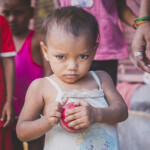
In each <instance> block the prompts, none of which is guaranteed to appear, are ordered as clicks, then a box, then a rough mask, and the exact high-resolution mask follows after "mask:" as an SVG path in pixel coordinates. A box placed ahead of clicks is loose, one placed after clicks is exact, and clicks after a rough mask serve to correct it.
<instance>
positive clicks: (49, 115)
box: [17, 79, 65, 141]
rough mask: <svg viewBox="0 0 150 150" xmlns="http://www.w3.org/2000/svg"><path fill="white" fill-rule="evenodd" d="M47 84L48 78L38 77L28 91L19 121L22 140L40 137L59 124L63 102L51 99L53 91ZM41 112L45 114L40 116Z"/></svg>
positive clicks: (19, 134) (18, 131) (18, 133)
mask: <svg viewBox="0 0 150 150" xmlns="http://www.w3.org/2000/svg"><path fill="white" fill-rule="evenodd" d="M47 85H49V83H48V84H47V80H45V79H37V80H35V81H33V82H32V83H31V85H30V87H29V89H28V91H27V94H26V98H25V104H24V106H23V109H22V111H21V114H20V116H19V120H18V123H17V135H18V138H19V139H20V140H21V141H29V140H33V139H35V138H38V137H40V136H42V135H43V134H45V133H46V132H47V131H48V130H50V129H51V128H52V127H53V126H55V125H57V124H58V121H59V119H60V117H61V108H62V104H60V103H58V102H55V99H54V100H53V101H52V100H51V97H53V94H52V93H53V91H52V90H51V89H50V88H49V86H47ZM47 93H48V94H47ZM49 93H51V94H49ZM45 99H46V100H45ZM64 104H65V103H64ZM40 114H44V115H43V116H42V117H40Z"/></svg>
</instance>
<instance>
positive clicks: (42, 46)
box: [40, 42, 48, 61]
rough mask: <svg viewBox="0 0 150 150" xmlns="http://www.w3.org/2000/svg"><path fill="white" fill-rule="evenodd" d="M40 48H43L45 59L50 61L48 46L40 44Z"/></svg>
mask: <svg viewBox="0 0 150 150" xmlns="http://www.w3.org/2000/svg"><path fill="white" fill-rule="evenodd" d="M40 46H41V49H42V52H43V55H44V58H45V59H46V60H47V61H48V54H47V48H46V46H45V45H44V43H43V42H40Z"/></svg>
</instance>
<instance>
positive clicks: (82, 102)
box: [74, 100, 88, 106]
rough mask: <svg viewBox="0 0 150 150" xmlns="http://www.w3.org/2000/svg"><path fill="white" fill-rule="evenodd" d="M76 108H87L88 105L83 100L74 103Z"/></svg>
mask: <svg viewBox="0 0 150 150" xmlns="http://www.w3.org/2000/svg"><path fill="white" fill-rule="evenodd" d="M74 105H75V106H87V105H88V103H87V102H84V101H83V100H77V101H76V102H74Z"/></svg>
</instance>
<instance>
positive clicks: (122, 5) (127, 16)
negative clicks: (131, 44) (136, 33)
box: [117, 0, 137, 26]
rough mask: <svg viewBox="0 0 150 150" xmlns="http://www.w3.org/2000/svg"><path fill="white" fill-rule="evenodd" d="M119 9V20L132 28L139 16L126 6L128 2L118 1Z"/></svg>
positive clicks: (124, 0)
mask: <svg viewBox="0 0 150 150" xmlns="http://www.w3.org/2000/svg"><path fill="white" fill-rule="evenodd" d="M117 9H118V15H119V18H120V19H121V20H122V21H123V22H125V23H126V24H128V25H130V26H132V25H133V23H134V20H135V19H136V18H137V16H136V15H135V14H134V13H133V11H132V10H131V9H130V8H129V7H128V6H127V5H126V0H117Z"/></svg>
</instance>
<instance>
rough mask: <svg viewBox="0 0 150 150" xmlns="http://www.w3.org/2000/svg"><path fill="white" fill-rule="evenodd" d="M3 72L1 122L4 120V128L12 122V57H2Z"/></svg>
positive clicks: (13, 76) (13, 72)
mask: <svg viewBox="0 0 150 150" xmlns="http://www.w3.org/2000/svg"><path fill="white" fill-rule="evenodd" d="M2 60H3V61H2V62H3V63H2V64H3V70H4V80H5V86H6V102H5V104H4V107H3V110H2V118H1V119H2V120H5V123H4V127H7V126H9V125H10V124H11V123H12V121H13V114H14V107H13V99H14V83H15V63H14V58H13V57H4V58H3V59H2Z"/></svg>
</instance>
